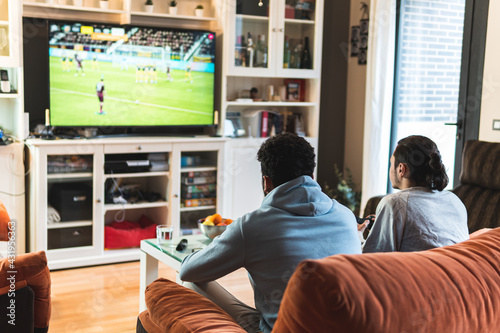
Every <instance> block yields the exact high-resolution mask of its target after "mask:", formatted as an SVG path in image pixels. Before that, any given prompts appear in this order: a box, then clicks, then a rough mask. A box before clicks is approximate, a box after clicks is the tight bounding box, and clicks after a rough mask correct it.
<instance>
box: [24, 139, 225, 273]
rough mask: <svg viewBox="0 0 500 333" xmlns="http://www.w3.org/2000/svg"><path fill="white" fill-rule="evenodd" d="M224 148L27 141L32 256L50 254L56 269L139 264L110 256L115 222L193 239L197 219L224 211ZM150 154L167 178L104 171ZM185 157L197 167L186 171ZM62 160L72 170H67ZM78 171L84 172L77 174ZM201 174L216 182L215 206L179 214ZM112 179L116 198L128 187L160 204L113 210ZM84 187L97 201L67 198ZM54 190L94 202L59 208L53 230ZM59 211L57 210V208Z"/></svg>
mask: <svg viewBox="0 0 500 333" xmlns="http://www.w3.org/2000/svg"><path fill="white" fill-rule="evenodd" d="M225 141H226V140H225V139H223V138H199V139H197V138H154V137H150V138H119V139H118V138H117V139H111V138H109V139H95V140H56V141H48V140H40V139H30V140H27V145H28V146H29V148H30V156H31V159H32V161H31V165H33V170H32V172H31V173H30V190H31V191H30V193H29V202H30V212H32V214H31V216H30V228H31V231H32V232H31V237H30V251H39V250H44V251H46V252H47V257H48V260H49V267H50V268H51V269H58V268H68V267H79V266H84V265H97V264H102V263H110V262H120V261H129V260H137V259H138V258H139V254H140V253H139V249H138V248H136V249H127V250H122V249H106V242H105V239H106V234H105V230H106V228H105V227H106V226H108V225H109V224H111V223H112V222H113V221H121V220H126V221H132V222H135V221H139V220H140V218H141V217H142V216H143V215H144V216H146V217H147V218H148V219H150V220H151V221H153V222H154V223H156V224H167V225H172V226H173V227H174V228H175V230H176V234H177V235H180V234H183V233H196V232H197V225H196V222H197V220H198V218H199V216H203V217H205V216H206V215H208V214H207V213H206V212H207V211H210V212H212V214H213V213H215V212H216V211H217V212H221V211H222V203H223V202H224V199H223V197H224V195H223V191H222V186H223V179H222V176H221V175H223V174H224V171H223V167H224V163H223V161H224V150H225ZM82 152H84V153H82ZM151 154H155V155H156V154H160V155H161V156H162V157H166V158H167V160H166V161H167V162H168V163H167V165H168V170H166V171H138V172H134V170H130V172H128V171H127V170H122V169H120V170H119V171H127V172H125V173H121V172H114V173H111V171H112V169H110V165H107V166H106V162H107V161H108V162H111V161H113V162H116V161H121V160H142V159H144V158H149V157H152V155H151ZM136 157H137V158H136ZM186 157H188V158H190V159H191V160H193V161H195V163H196V165H192V166H186V167H181V164H182V163H183V158H186ZM62 160H63V161H68V163H70V162H69V161H71V163H72V164H67V165H64V164H63V163H61V161H62ZM112 165H115V166H116V165H117V164H112ZM78 167H81V168H84V170H85V171H83V172H80V171H79V170H78V169H77V168H78ZM137 170H139V169H137ZM49 171H50V172H53V171H56V173H49ZM196 172H213V173H216V174H217V177H216V178H215V179H214V182H213V184H214V187H213V191H214V193H215V194H216V200H217V201H216V204H215V205H206V206H201V207H189V208H184V207H181V206H182V189H181V187H182V186H181V180H182V177H183V176H184V175H188V174H191V173H196ZM112 179H115V180H116V184H118V183H120V181H118V179H121V181H122V182H123V183H121V184H120V185H117V186H119V187H120V190H119V192H122V191H125V188H127V186H126V185H129V186H131V187H134V188H135V187H136V186H137V188H139V189H140V190H141V191H145V192H149V191H151V192H157V193H158V194H159V195H160V197H161V199H160V200H158V201H154V202H149V201H139V202H134V203H132V202H128V203H125V204H120V203H108V202H107V200H108V199H109V196H110V195H113V193H112V192H111V191H110V187H109V185H110V184H112V185H113V184H114V182H113V181H112ZM81 184H84V185H88V186H89V187H91V189H92V193H91V194H90V195H87V194H85V193H80V192H76V193H75V192H70V191H73V189H78V188H81V187H82V186H81ZM54 186H62V187H61V189H62V190H65V191H67V194H66V193H64V194H61V197H62V198H66V200H67V197H69V199H71V200H72V198H75V201H78V200H83V199H82V197H84V196H89V198H86V199H88V200H90V204H89V205H88V206H87V205H86V204H84V203H82V204H81V205H79V206H77V207H74V208H73V209H72V210H71V211H70V212H68V211H67V206H65V207H66V208H64V207H62V209H63V211H59V213H60V215H61V217H62V221H61V222H55V223H48V218H47V216H48V205H49V203H50V204H52V205H53V206H54V207H55V206H56V205H57V202H55V201H54V200H55V199H54V197H53V196H51V194H53V193H51V189H53V188H54ZM121 188H123V190H122V189H121ZM129 188H130V187H129ZM58 190H60V189H58ZM122 193H123V192H122ZM90 196H91V197H90ZM131 198H132V197H131ZM62 200H64V199H62ZM71 200H70V201H71ZM57 209H58V210H60V208H59V207H57ZM64 210H66V211H64ZM200 214H201V215H200ZM63 215H64V216H65V217H63ZM82 215H85V216H89V215H90V216H91V218H90V219H87V218H81V216H82ZM68 216H69V218H68ZM193 226H194V227H193Z"/></svg>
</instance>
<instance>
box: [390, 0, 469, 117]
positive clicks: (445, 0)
mask: <svg viewBox="0 0 500 333" xmlns="http://www.w3.org/2000/svg"><path fill="white" fill-rule="evenodd" d="M401 9H402V11H401V20H400V24H401V30H400V31H401V39H400V45H399V57H400V67H399V73H400V81H399V100H398V101H397V102H398V103H397V121H398V122H441V123H443V122H454V121H456V115H457V104H458V91H459V83H460V66H461V58H462V36H463V25H464V9H465V0H402V6H401Z"/></svg>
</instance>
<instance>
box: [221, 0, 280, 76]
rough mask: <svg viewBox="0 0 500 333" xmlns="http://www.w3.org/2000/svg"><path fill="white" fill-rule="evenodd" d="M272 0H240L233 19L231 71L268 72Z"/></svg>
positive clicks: (238, 72) (255, 73)
mask: <svg viewBox="0 0 500 333" xmlns="http://www.w3.org/2000/svg"><path fill="white" fill-rule="evenodd" d="M270 2H271V0H262V1H260V2H259V1H258V0H257V1H248V0H237V1H236V7H235V8H234V9H233V10H234V16H232V18H231V21H232V22H231V25H232V29H230V33H232V40H233V43H234V56H233V57H232V58H233V59H229V62H230V68H231V71H232V72H234V73H236V74H240V75H244V74H245V73H247V74H252V75H259V74H258V73H259V72H260V73H261V74H266V75H269V72H268V70H269V68H272V65H271V64H270V46H271V42H270V40H269V39H270V37H271V34H270V31H271V24H272V21H273V19H272V16H271V15H272V14H271V13H272V11H271V8H270V7H269V6H270Z"/></svg>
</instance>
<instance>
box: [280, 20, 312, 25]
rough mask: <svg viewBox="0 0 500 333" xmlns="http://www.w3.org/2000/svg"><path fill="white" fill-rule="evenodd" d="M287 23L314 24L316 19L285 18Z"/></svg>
mask: <svg viewBox="0 0 500 333" xmlns="http://www.w3.org/2000/svg"><path fill="white" fill-rule="evenodd" d="M285 23H294V24H312V25H314V23H315V22H314V20H298V19H285Z"/></svg>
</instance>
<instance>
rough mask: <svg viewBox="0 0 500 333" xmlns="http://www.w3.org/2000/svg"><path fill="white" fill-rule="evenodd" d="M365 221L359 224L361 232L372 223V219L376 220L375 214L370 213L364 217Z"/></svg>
mask: <svg viewBox="0 0 500 333" xmlns="http://www.w3.org/2000/svg"><path fill="white" fill-rule="evenodd" d="M364 220H366V221H364V222H363V223H359V224H358V231H359V232H364V231H365V230H366V228H367V227H368V225H370V223H371V222H372V221H375V215H373V214H372V215H368V216H367V217H365V218H364Z"/></svg>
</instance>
